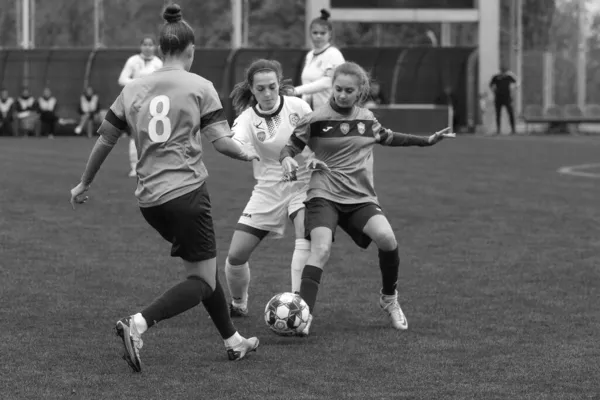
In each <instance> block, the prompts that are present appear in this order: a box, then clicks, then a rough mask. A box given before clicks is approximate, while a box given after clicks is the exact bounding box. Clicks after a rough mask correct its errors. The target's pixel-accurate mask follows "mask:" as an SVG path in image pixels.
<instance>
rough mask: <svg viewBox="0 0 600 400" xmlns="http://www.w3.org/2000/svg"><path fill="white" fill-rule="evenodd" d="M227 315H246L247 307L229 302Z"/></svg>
mask: <svg viewBox="0 0 600 400" xmlns="http://www.w3.org/2000/svg"><path fill="white" fill-rule="evenodd" d="M229 315H230V316H231V317H234V318H235V317H247V316H248V307H240V306H236V305H235V304H233V303H229Z"/></svg>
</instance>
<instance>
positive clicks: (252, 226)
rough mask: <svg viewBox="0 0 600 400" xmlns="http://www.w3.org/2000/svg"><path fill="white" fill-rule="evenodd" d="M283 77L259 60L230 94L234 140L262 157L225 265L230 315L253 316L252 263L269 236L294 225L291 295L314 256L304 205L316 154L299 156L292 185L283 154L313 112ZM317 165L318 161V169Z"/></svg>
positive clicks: (275, 67)
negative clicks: (309, 162)
mask: <svg viewBox="0 0 600 400" xmlns="http://www.w3.org/2000/svg"><path fill="white" fill-rule="evenodd" d="M282 75H283V73H282V69H281V65H280V64H279V62H277V61H273V60H257V61H255V62H253V63H252V64H251V65H250V66H249V67H248V69H247V70H246V80H245V81H243V82H240V83H238V84H237V85H236V87H235V88H234V90H233V91H232V93H231V97H232V99H233V105H234V107H235V108H236V110H237V111H238V112H241V114H240V115H239V117H238V118H237V119H236V120H235V122H234V124H233V128H232V131H233V133H234V136H233V139H234V140H236V141H238V142H239V143H240V144H241V145H242V146H243V147H251V148H252V150H253V151H255V152H256V153H257V154H258V156H259V157H260V160H255V161H254V162H253V166H254V178H255V179H256V185H255V186H254V190H253V191H252V196H251V197H250V200H249V201H248V203H247V205H246V208H244V211H243V213H242V216H241V217H240V219H239V221H238V224H237V226H236V228H235V232H234V234H233V238H232V240H231V245H230V248H229V253H228V257H227V260H226V261H225V277H226V278H227V284H228V286H229V292H230V294H231V297H232V302H231V304H230V310H231V316H244V315H247V313H248V287H249V285H250V267H249V265H248V259H249V258H250V255H251V254H252V252H253V251H254V249H255V248H256V247H257V246H258V244H259V243H260V242H261V241H262V239H264V238H265V237H266V236H267V235H269V234H270V235H271V236H272V237H274V238H281V237H282V236H283V234H284V231H285V228H286V224H287V221H288V219H289V220H291V221H292V222H293V224H294V230H295V233H296V244H295V249H294V254H293V256H292V272H291V273H292V291H299V290H300V280H301V276H302V268H303V267H304V264H303V262H305V261H306V259H307V257H308V255H309V253H310V243H309V242H308V240H306V239H305V237H304V236H305V234H304V200H305V199H306V190H307V188H308V186H307V185H308V181H309V179H310V175H311V171H310V170H309V169H308V168H306V167H305V166H308V165H307V164H306V162H307V159H308V158H309V157H310V156H311V155H312V151H310V150H309V149H308V148H306V149H305V151H304V152H303V153H302V154H301V155H300V161H299V163H300V164H301V167H300V170H299V172H298V173H297V175H296V176H295V177H294V178H295V180H293V181H286V176H284V173H283V171H282V169H281V167H280V164H279V154H280V152H281V149H283V147H284V146H285V145H286V143H287V140H288V139H289V137H290V135H291V134H292V132H293V131H294V128H295V126H296V124H297V123H298V121H299V120H300V118H302V117H303V116H304V115H306V114H308V113H310V112H311V109H310V107H309V105H308V104H307V103H306V102H305V101H304V100H301V99H299V98H297V97H290V96H286V94H289V93H290V92H291V90H292V87H291V86H289V85H285V84H284V83H283V82H282ZM318 165H319V164H318V163H317V162H316V161H313V165H312V166H313V167H318Z"/></svg>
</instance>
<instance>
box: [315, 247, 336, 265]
mask: <svg viewBox="0 0 600 400" xmlns="http://www.w3.org/2000/svg"><path fill="white" fill-rule="evenodd" d="M310 252H311V255H314V256H315V257H316V258H317V260H318V261H319V263H320V265H323V264H325V263H326V262H327V261H328V260H329V255H330V254H331V243H312V244H311V249H310Z"/></svg>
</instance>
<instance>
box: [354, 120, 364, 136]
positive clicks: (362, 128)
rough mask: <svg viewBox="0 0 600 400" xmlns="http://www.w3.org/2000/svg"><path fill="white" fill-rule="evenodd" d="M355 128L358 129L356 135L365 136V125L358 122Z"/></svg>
mask: <svg viewBox="0 0 600 400" xmlns="http://www.w3.org/2000/svg"><path fill="white" fill-rule="evenodd" d="M356 127H357V128H358V133H360V134H361V135H364V134H365V124H363V123H362V122H359V123H358V124H357V125H356Z"/></svg>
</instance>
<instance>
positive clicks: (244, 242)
mask: <svg viewBox="0 0 600 400" xmlns="http://www.w3.org/2000/svg"><path fill="white" fill-rule="evenodd" d="M267 234H268V231H264V230H261V229H257V228H253V227H251V226H248V225H244V224H241V223H238V224H237V226H236V230H235V232H233V238H232V239H231V244H230V245H229V252H228V253H227V259H226V260H225V278H226V280H227V286H228V287H229V294H230V295H231V304H230V314H231V316H232V317H243V316H246V315H248V288H249V287H250V265H249V264H248V260H249V259H250V256H251V255H252V253H253V252H254V249H256V247H257V246H258V244H259V243H260V242H261V241H262V239H263V238H264V237H265V236H267Z"/></svg>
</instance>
